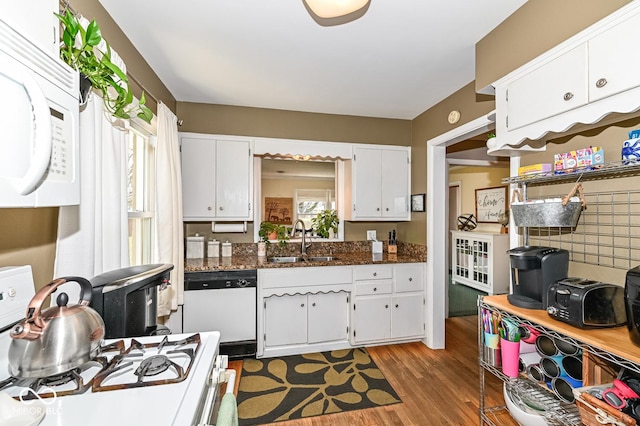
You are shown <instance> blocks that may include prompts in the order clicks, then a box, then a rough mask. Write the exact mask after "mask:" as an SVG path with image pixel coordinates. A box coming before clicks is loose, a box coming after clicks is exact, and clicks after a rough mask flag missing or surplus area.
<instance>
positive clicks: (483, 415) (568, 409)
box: [478, 296, 640, 426]
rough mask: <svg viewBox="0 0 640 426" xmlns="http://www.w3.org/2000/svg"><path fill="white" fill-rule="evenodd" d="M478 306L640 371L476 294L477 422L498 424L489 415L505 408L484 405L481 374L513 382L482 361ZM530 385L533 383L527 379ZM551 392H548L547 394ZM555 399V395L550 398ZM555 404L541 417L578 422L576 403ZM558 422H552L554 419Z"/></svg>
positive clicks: (606, 352) (634, 365)
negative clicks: (484, 299) (546, 414)
mask: <svg viewBox="0 0 640 426" xmlns="http://www.w3.org/2000/svg"><path fill="white" fill-rule="evenodd" d="M482 309H485V310H490V311H493V312H497V313H499V314H500V315H501V316H502V318H504V319H509V320H512V321H514V322H515V323H516V324H523V325H527V326H529V327H532V328H534V329H535V330H537V331H538V332H540V333H541V334H545V335H548V336H549V337H551V338H554V339H559V340H562V341H564V342H566V343H569V344H571V345H574V346H578V347H580V348H581V349H582V352H583V354H584V353H585V352H587V353H589V354H592V355H594V356H596V357H598V358H600V359H602V360H604V361H606V362H609V363H612V364H615V365H617V366H619V367H622V368H625V369H628V370H631V371H634V372H636V373H639V374H640V365H639V364H637V363H634V362H631V361H629V360H627V359H624V358H621V357H619V356H616V355H614V354H612V353H610V352H609V351H607V350H606V349H603V348H600V347H597V346H593V345H590V344H587V343H585V342H583V341H580V340H577V339H574V338H572V337H570V336H566V335H564V334H562V333H559V332H557V331H555V330H553V329H550V328H547V327H544V326H542V325H540V324H538V323H535V322H531V321H529V320H527V319H524V318H522V317H519V316H517V315H514V314H512V313H510V312H507V311H505V310H503V309H499V308H497V307H496V306H493V305H490V304H487V303H485V302H484V301H483V296H479V297H478V330H479V333H478V352H479V355H478V359H479V368H480V424H481V425H482V424H489V425H496V426H497V425H498V423H495V422H494V421H493V420H492V419H491V417H492V416H491V414H492V413H493V412H494V411H496V410H501V409H506V408H505V407H485V377H484V374H485V372H490V373H491V374H493V375H495V376H496V377H498V378H499V379H501V380H502V381H503V382H513V381H514V380H515V379H513V378H510V377H507V376H506V375H504V374H503V373H502V371H501V370H500V369H499V368H496V367H494V366H492V365H490V364H488V363H487V362H485V360H484V359H483V351H482V345H483V344H484V342H483V341H482V339H483V337H482V334H483V333H482V330H483V324H482V314H481V312H482ZM531 383H532V384H533V382H531ZM539 387H540V388H541V389H543V387H542V386H539ZM549 395H551V394H549ZM553 398H554V399H555V396H554V397H553ZM556 401H557V402H558V405H555V406H553V408H552V409H550V410H549V412H548V418H547V417H546V416H545V420H546V421H547V422H548V423H550V424H562V425H576V426H579V425H580V424H581V422H580V415H579V412H578V409H577V406H576V405H575V404H566V403H561V402H560V400H557V399H556ZM556 421H557V422H558V423H555V422H556Z"/></svg>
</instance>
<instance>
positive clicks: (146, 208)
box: [127, 123, 156, 265]
mask: <svg viewBox="0 0 640 426" xmlns="http://www.w3.org/2000/svg"><path fill="white" fill-rule="evenodd" d="M132 124H133V123H132ZM153 142H154V138H153V136H151V135H150V134H149V133H148V132H145V131H143V130H141V129H139V128H136V127H132V128H130V131H129V140H128V147H127V148H128V149H127V201H128V209H127V210H128V216H129V261H130V264H131V265H144V264H148V263H151V262H152V256H153V243H154V239H155V231H154V229H155V226H154V225H155V224H154V220H155V201H156V200H155V193H156V185H155V184H156V182H155V164H156V162H155V160H156V150H155V144H154V143H153Z"/></svg>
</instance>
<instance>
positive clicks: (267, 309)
mask: <svg viewBox="0 0 640 426" xmlns="http://www.w3.org/2000/svg"><path fill="white" fill-rule="evenodd" d="M264 303H265V305H264V332H265V341H264V344H265V346H266V347H275V346H285V345H296V344H303V343H306V342H307V296H302V295H295V296H271V297H267V298H265V299H264Z"/></svg>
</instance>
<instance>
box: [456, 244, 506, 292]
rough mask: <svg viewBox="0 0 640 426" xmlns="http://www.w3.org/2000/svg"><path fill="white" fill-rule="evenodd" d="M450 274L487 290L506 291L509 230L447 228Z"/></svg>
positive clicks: (478, 288) (461, 280)
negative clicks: (502, 231)
mask: <svg viewBox="0 0 640 426" xmlns="http://www.w3.org/2000/svg"><path fill="white" fill-rule="evenodd" d="M451 249H452V252H451V278H452V280H453V282H454V283H456V284H463V285H466V286H469V287H472V288H475V289H477V290H480V291H484V292H486V293H487V294H503V293H508V292H509V271H510V266H509V254H508V253H507V250H509V234H496V233H480V232H469V231H452V232H451Z"/></svg>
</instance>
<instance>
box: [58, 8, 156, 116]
mask: <svg viewBox="0 0 640 426" xmlns="http://www.w3.org/2000/svg"><path fill="white" fill-rule="evenodd" d="M56 16H57V17H58V20H60V22H61V23H62V26H63V27H64V28H63V32H62V43H60V58H61V59H62V60H63V61H64V62H66V63H67V64H68V65H69V66H71V67H72V68H74V69H76V70H77V71H78V72H80V82H81V87H83V86H84V87H85V88H86V91H87V96H88V90H89V88H88V84H87V81H88V82H90V84H91V86H93V87H94V88H95V89H97V90H99V91H100V93H101V96H102V100H103V103H104V106H105V108H106V110H107V111H109V113H110V114H111V115H112V116H114V117H116V118H121V119H125V120H126V119H129V118H131V116H132V115H135V116H137V117H139V118H140V119H142V120H144V121H146V122H147V123H151V119H152V118H153V112H152V111H151V110H150V109H149V108H147V107H146V106H145V97H144V92H143V93H142V96H140V102H139V103H138V104H137V105H136V104H135V103H134V98H133V93H132V92H131V86H130V85H129V80H128V78H127V75H126V74H125V73H124V72H123V71H122V70H121V69H120V68H119V67H118V66H117V65H115V64H114V63H113V62H111V48H110V47H109V44H108V43H107V41H106V40H104V45H105V48H104V51H102V50H100V49H99V48H98V45H99V44H100V42H101V41H102V34H101V32H100V27H98V24H97V23H96V21H95V20H93V21H91V22H90V23H89V25H87V28H86V29H85V28H83V27H82V25H81V24H80V22H79V21H78V18H76V17H75V16H74V15H73V14H72V13H71V12H70V11H69V10H67V11H66V13H65V14H64V15H61V14H57V13H56ZM81 102H83V98H82V97H81ZM84 102H86V99H84Z"/></svg>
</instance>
